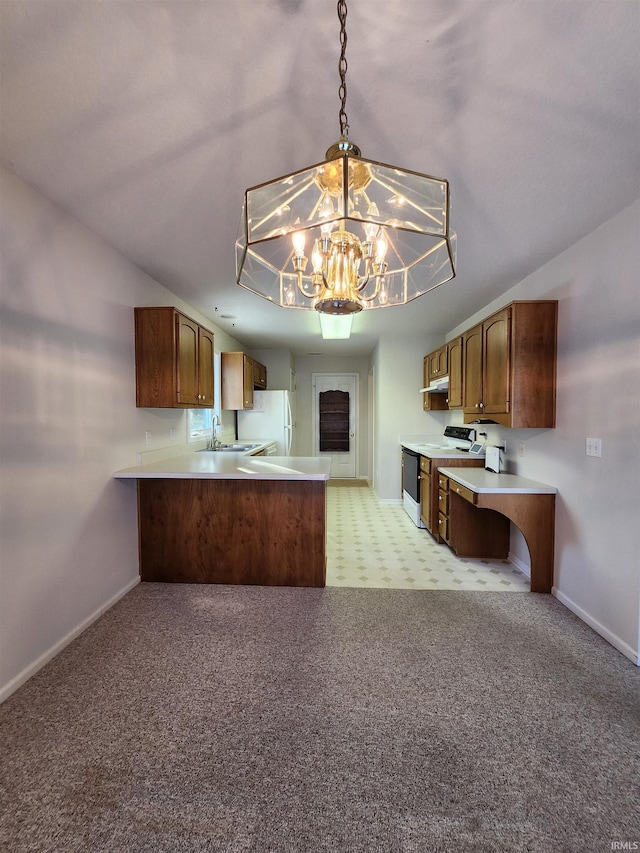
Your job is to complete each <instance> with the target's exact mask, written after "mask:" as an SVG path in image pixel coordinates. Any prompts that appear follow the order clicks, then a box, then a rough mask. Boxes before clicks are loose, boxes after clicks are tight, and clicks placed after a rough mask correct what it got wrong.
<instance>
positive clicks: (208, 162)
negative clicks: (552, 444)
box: [0, 0, 640, 355]
mask: <svg viewBox="0 0 640 853" xmlns="http://www.w3.org/2000/svg"><path fill="white" fill-rule="evenodd" d="M0 24H1V29H0V36H1V44H0V48H1V64H0V74H1V90H0V109H1V112H0V117H1V126H0V154H1V156H2V162H3V164H4V165H5V166H6V167H7V168H9V169H11V170H13V171H14V172H15V173H16V174H17V175H19V176H20V177H21V178H23V179H24V180H25V181H27V182H28V183H29V184H31V185H32V186H34V187H36V188H37V189H38V190H40V191H41V192H42V193H44V195H46V196H48V197H49V198H50V199H52V200H53V201H54V202H56V203H57V204H58V205H59V206H60V207H62V208H63V209H65V210H67V211H68V212H70V213H71V214H72V215H73V216H75V217H76V218H77V219H79V220H80V221H81V222H83V223H84V224H85V225H87V226H88V227H89V228H91V229H92V230H93V231H94V232H95V233H97V234H99V235H100V236H101V237H102V238H104V239H105V240H106V241H107V242H108V243H110V244H111V245H113V246H115V247H116V248H117V249H118V250H119V251H120V252H122V254H124V255H125V256H126V257H127V258H129V259H130V260H131V261H133V262H134V263H135V264H137V265H138V266H140V267H141V268H142V269H144V270H146V271H147V272H148V273H149V274H150V275H151V276H153V277H154V278H155V279H157V280H158V281H159V282H161V283H162V284H164V285H165V286H166V287H168V288H169V289H170V290H172V291H173V292H174V293H176V294H178V295H179V296H181V297H182V298H184V299H185V300H186V301H187V302H189V303H190V304H192V305H193V306H195V307H196V308H198V309H199V310H200V311H202V312H203V313H204V314H205V315H207V316H209V317H211V318H213V319H214V320H215V322H216V323H218V324H219V325H220V326H221V327H222V328H225V329H228V330H229V331H230V332H231V333H232V334H233V335H234V336H236V337H238V338H239V339H240V340H241V341H242V342H243V343H245V344H246V345H247V346H248V347H252V348H261V347H274V346H289V347H290V348H291V349H293V350H294V351H295V352H299V353H305V352H309V351H313V352H320V351H324V352H336V353H337V352H340V353H345V354H353V355H355V354H364V353H367V352H369V351H370V350H371V349H372V347H373V346H374V345H375V342H376V340H377V339H378V337H379V336H380V335H382V334H395V335H400V334H402V335H405V334H406V335H409V334H422V333H424V335H427V334H428V333H430V332H434V333H439V334H441V333H444V332H445V331H446V330H448V329H450V328H453V327H454V326H455V325H457V324H458V323H459V322H462V321H463V320H464V319H465V318H466V317H468V316H469V315H470V314H472V313H474V312H475V311H477V310H480V309H481V308H482V307H483V306H484V305H486V303H487V302H489V301H490V300H492V299H494V298H495V297H497V296H499V295H500V294H501V293H503V292H504V291H505V290H507V289H508V288H510V287H511V286H512V285H514V284H516V283H517V282H518V281H520V280H521V279H523V278H524V277H525V276H526V275H527V274H529V273H530V272H532V271H533V270H535V269H537V268H538V267H540V266H541V265H542V264H544V263H545V262H546V261H548V260H549V259H550V258H552V257H553V256H554V255H556V254H558V253H559V252H561V251H562V250H563V249H565V248H567V247H568V246H570V245H571V244H573V243H574V242H576V241H577V240H579V239H580V238H581V237H583V236H584V235H585V234H587V233H589V231H591V230H593V229H594V228H595V227H597V226H598V225H599V224H601V223H602V222H604V221H605V220H606V219H608V218H610V217H611V216H612V215H614V214H615V213H617V212H618V211H620V210H622V209H623V208H624V207H626V206H627V205H629V204H631V203H632V202H633V201H634V200H635V199H636V198H638V197H639V196H640V172H639V163H640V157H639V154H640V123H639V109H638V107H639V93H640V85H639V83H640V63H639V60H638V47H639V45H640V38H639V36H640V26H639V24H640V4H639V3H638V2H637V0H462V2H460V0H349V11H348V18H347V32H348V46H347V60H348V65H349V68H348V74H347V85H348V100H347V113H348V117H349V125H350V138H351V139H352V140H353V141H355V142H356V143H357V144H358V145H359V146H360V148H361V149H362V153H363V156H365V157H367V158H368V159H371V160H377V161H380V162H384V163H389V164H392V165H397V166H401V167H403V168H407V169H411V170H414V171H418V172H426V173H428V174H432V175H437V176H439V177H443V178H447V179H448V180H449V181H450V183H451V193H452V220H453V224H454V228H455V230H456V231H457V232H458V275H457V277H456V278H455V279H454V281H452V282H450V283H448V284H445V285H443V286H442V287H440V288H439V289H437V290H436V291H434V292H432V293H428V294H426V295H425V296H423V297H421V298H420V299H418V300H417V301H415V302H413V303H411V304H410V305H408V306H405V307H402V308H391V309H386V310H385V309H382V310H376V311H368V312H364V313H363V314H361V315H359V316H358V317H356V319H355V322H354V332H353V334H352V337H351V339H350V341H349V342H347V343H336V342H334V343H323V342H322V341H321V338H320V335H319V324H318V318H317V316H315V314H313V313H311V312H301V311H292V310H287V309H284V308H279V307H276V306H273V305H270V304H269V303H267V302H266V301H264V300H262V299H260V298H259V297H257V296H254V295H253V294H251V293H248V292H247V291H245V290H243V289H242V288H239V287H237V286H236V285H235V283H234V282H235V256H234V241H235V237H236V232H237V226H238V222H239V217H240V208H241V203H242V196H243V192H244V190H245V189H246V188H247V187H249V186H253V185H255V184H258V183H262V182H265V181H268V180H271V179H272V178H276V177H279V176H280V175H283V174H286V173H288V172H291V171H294V170H296V169H300V168H303V167H305V166H309V165H311V164H313V163H317V162H318V161H320V160H322V159H324V154H325V151H326V149H327V148H328V147H329V145H330V144H331V143H333V142H335V141H336V139H337V138H338V137H339V135H340V134H339V130H340V128H339V122H338V110H339V106H340V102H339V98H338V84H339V77H338V56H339V50H340V42H339V23H338V18H337V14H336V4H335V2H334V0H145V1H144V2H140V0H102V2H94V1H93V0H15V2H13V0H0ZM224 314H227V315H233V316H234V317H235V320H234V321H230V320H225V319H221V315H224ZM232 322H234V323H235V326H232Z"/></svg>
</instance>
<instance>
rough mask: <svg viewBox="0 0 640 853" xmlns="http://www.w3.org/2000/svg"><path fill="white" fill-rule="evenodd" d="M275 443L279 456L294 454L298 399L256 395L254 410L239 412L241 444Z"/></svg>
mask: <svg viewBox="0 0 640 853" xmlns="http://www.w3.org/2000/svg"><path fill="white" fill-rule="evenodd" d="M253 438H262V439H264V440H265V441H266V440H268V439H273V441H275V442H276V446H277V452H278V456H293V455H294V453H295V395H294V394H292V393H291V391H254V392H253V409H247V410H246V411H243V412H238V440H240V441H247V440H248V439H253Z"/></svg>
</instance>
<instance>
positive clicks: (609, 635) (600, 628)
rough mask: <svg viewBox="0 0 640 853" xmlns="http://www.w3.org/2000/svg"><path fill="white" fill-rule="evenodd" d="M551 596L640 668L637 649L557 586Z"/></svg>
mask: <svg viewBox="0 0 640 853" xmlns="http://www.w3.org/2000/svg"><path fill="white" fill-rule="evenodd" d="M551 594H552V595H555V597H556V598H557V599H558V601H559V602H560V603H561V604H564V606H565V607H566V608H567V609H568V610H570V611H571V612H572V613H575V615H576V616H577V617H578V618H579V619H582V621H583V622H586V624H587V625H588V626H589V627H590V628H593V630H594V631H595V632H596V634H600V636H601V637H603V638H604V639H605V640H606V641H607V642H608V643H611V645H612V646H613V647H614V648H615V649H617V650H618V651H619V652H621V654H623V655H624V656H625V657H626V658H629V660H630V661H631V662H632V663H634V664H635V665H636V666H640V656H639V654H638V650H637V649H633V648H631V646H630V645H629V644H628V643H625V642H624V640H621V639H620V637H618V636H617V635H616V634H614V633H613V632H612V631H610V630H609V629H608V628H606V627H605V626H604V625H602V624H601V623H600V622H598V620H597V619H594V618H593V616H590V615H589V614H588V613H587V612H586V610H583V609H582V607H580V606H579V605H577V604H576V603H575V601H572V600H571V599H570V598H569V596H567V595H565V594H564V593H563V592H560V590H559V589H557V588H556V587H555V586H554V587H553V589H552V590H551Z"/></svg>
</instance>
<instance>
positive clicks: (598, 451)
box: [587, 438, 602, 456]
mask: <svg viewBox="0 0 640 853" xmlns="http://www.w3.org/2000/svg"><path fill="white" fill-rule="evenodd" d="M587 456H602V439H601V438H587Z"/></svg>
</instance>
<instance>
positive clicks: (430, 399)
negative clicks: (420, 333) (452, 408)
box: [422, 344, 448, 412]
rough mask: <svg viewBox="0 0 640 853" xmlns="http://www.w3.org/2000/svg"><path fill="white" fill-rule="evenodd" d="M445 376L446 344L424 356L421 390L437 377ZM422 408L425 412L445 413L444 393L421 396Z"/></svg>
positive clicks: (445, 401) (445, 396)
mask: <svg viewBox="0 0 640 853" xmlns="http://www.w3.org/2000/svg"><path fill="white" fill-rule="evenodd" d="M446 375H447V347H446V344H445V345H444V346H442V347H440V349H438V350H436V351H435V352H432V353H429V355H425V357H424V359H423V361H422V382H423V386H422V387H423V388H426V387H427V385H429V383H430V382H431V381H432V380H433V379H437V378H438V377H442V376H446ZM422 408H423V410H424V411H425V412H434V411H446V409H447V408H448V406H447V395H446V393H435V394H427V393H426V392H425V393H424V394H423V395H422Z"/></svg>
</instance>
